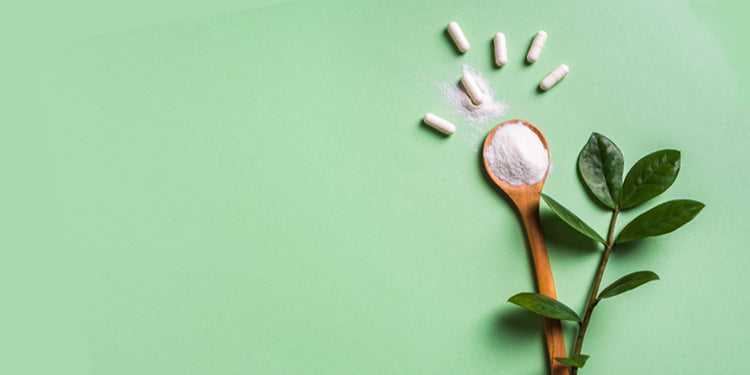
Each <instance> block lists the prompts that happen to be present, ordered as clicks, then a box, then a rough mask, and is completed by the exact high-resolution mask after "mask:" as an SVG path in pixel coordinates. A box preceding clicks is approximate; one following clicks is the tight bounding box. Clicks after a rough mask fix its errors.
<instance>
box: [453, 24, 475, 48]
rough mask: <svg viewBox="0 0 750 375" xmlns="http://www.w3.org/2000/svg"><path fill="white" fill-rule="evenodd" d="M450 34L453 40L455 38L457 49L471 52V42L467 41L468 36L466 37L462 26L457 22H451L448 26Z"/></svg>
mask: <svg viewBox="0 0 750 375" xmlns="http://www.w3.org/2000/svg"><path fill="white" fill-rule="evenodd" d="M448 33H450V34H451V38H453V42H454V43H456V47H458V50H459V51H461V52H466V51H468V50H469V47H471V45H470V44H469V40H468V39H466V35H464V32H463V31H462V30H461V26H458V23H456V21H451V23H449V24H448Z"/></svg>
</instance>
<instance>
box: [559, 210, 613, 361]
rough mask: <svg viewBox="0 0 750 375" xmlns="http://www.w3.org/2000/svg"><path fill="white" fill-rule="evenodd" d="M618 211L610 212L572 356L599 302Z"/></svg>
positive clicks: (581, 343)
mask: <svg viewBox="0 0 750 375" xmlns="http://www.w3.org/2000/svg"><path fill="white" fill-rule="evenodd" d="M619 213H620V206H619V205H618V206H617V207H615V209H614V211H613V212H612V220H610V222H609V232H608V233H607V246H606V247H605V248H604V253H603V254H602V259H601V261H600V262H599V268H597V270H596V274H595V275H594V285H593V286H592V287H591V294H590V295H589V301H588V303H587V304H586V312H585V313H584V315H583V320H582V321H581V323H580V325H579V327H578V337H577V338H576V344H575V347H574V349H573V356H576V355H579V354H581V348H582V347H583V338H584V336H586V328H588V326H589V321H591V313H592V312H593V311H594V307H596V304H597V303H599V299H598V298H596V296H597V294H599V286H600V285H601V283H602V276H604V269H605V268H606V267H607V261H609V254H611V253H612V249H613V248H614V247H615V241H614V233H615V222H616V221H617V215H618V214H619ZM570 374H571V375H576V374H578V368H577V367H571V370H570Z"/></svg>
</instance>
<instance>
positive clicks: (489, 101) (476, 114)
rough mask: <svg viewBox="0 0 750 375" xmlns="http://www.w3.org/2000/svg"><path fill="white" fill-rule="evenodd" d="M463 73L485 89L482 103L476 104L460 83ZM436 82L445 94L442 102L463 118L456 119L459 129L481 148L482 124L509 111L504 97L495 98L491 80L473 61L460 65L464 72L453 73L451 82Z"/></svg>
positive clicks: (472, 145) (473, 146)
mask: <svg viewBox="0 0 750 375" xmlns="http://www.w3.org/2000/svg"><path fill="white" fill-rule="evenodd" d="M464 73H468V74H470V75H471V76H472V78H473V81H474V82H475V83H476V85H477V86H478V87H479V89H480V91H481V92H482V94H483V95H482V99H483V100H482V104H481V105H475V104H474V103H472V101H471V98H469V95H467V94H466V89H464V87H463V85H461V83H460V81H461V77H462V76H463V74H464ZM435 86H437V88H438V89H440V92H441V93H442V95H443V103H445V105H446V106H448V107H449V108H450V109H451V110H452V112H453V115H455V116H457V117H460V118H463V120H464V121H465V123H464V124H460V123H457V124H456V125H457V127H458V128H459V129H458V130H457V132H458V133H460V134H461V138H462V139H463V141H464V143H466V145H467V146H469V147H470V148H471V149H472V150H473V151H474V152H479V149H478V145H480V144H481V140H482V139H483V138H484V137H483V135H484V134H485V133H486V132H487V130H486V129H483V127H482V125H484V124H486V123H487V122H489V121H490V120H494V119H498V118H500V117H503V116H505V114H506V112H507V111H508V108H509V107H508V104H507V103H505V102H504V101H500V100H495V98H494V96H495V90H494V89H493V88H492V87H490V83H489V82H488V81H487V79H486V78H485V77H484V76H483V75H482V73H481V72H479V70H477V69H476V68H475V67H473V66H471V65H468V64H466V65H464V66H463V67H462V69H461V75H459V76H457V77H453V78H452V79H451V81H450V83H444V82H435Z"/></svg>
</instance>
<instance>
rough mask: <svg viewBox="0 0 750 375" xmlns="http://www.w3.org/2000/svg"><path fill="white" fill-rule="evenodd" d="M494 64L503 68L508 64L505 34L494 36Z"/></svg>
mask: <svg viewBox="0 0 750 375" xmlns="http://www.w3.org/2000/svg"><path fill="white" fill-rule="evenodd" d="M495 63H496V64H497V66H503V65H505V64H507V63H508V49H507V47H506V46H505V34H503V33H497V34H495Z"/></svg>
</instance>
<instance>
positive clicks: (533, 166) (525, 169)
mask: <svg viewBox="0 0 750 375" xmlns="http://www.w3.org/2000/svg"><path fill="white" fill-rule="evenodd" d="M484 159H485V160H486V161H487V165H488V166H489V167H490V170H491V171H492V173H493V174H494V175H495V176H497V177H498V178H499V179H501V180H503V181H505V182H507V183H509V184H511V185H514V186H519V185H534V184H536V183H537V182H539V181H541V180H542V179H543V178H544V174H545V173H547V167H548V166H549V154H548V152H547V150H546V149H545V148H544V144H542V141H541V140H540V139H539V137H538V136H537V135H536V133H534V132H533V131H532V130H531V129H529V128H528V127H527V126H526V125H524V124H523V123H522V122H514V123H510V124H506V125H503V126H501V127H500V128H498V129H497V131H496V132H495V135H494V137H492V142H490V145H489V147H487V149H486V150H485V152H484Z"/></svg>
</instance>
